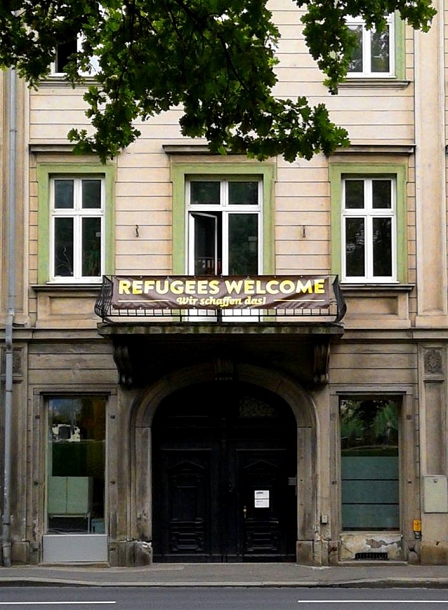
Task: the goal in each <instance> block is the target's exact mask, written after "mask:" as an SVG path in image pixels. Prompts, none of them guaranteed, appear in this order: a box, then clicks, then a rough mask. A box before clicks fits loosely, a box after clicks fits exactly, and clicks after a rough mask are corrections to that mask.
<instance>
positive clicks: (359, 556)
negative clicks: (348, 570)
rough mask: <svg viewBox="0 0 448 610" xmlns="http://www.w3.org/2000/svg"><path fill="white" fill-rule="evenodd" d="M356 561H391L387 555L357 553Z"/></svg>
mask: <svg viewBox="0 0 448 610" xmlns="http://www.w3.org/2000/svg"><path fill="white" fill-rule="evenodd" d="M355 559H373V560H376V561H378V560H380V561H382V560H384V559H389V557H388V555H387V553H356V554H355Z"/></svg>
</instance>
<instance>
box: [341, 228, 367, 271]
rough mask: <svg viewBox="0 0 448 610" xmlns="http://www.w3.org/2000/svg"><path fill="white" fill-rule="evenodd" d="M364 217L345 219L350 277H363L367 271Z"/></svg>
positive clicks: (347, 263) (346, 256)
mask: <svg viewBox="0 0 448 610" xmlns="http://www.w3.org/2000/svg"><path fill="white" fill-rule="evenodd" d="M364 242H365V233H364V219H363V218H346V219H345V265H346V275H347V276H348V277H363V276H364V275H365V274H366V272H365V253H364Z"/></svg>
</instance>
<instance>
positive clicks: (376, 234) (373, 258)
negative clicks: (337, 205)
mask: <svg viewBox="0 0 448 610" xmlns="http://www.w3.org/2000/svg"><path fill="white" fill-rule="evenodd" d="M342 216H343V219H342V220H343V222H342V242H343V244H344V256H343V279H344V280H349V281H354V282H356V281H362V282H366V281H372V282H384V281H386V282H387V281H393V280H395V279H396V274H397V271H396V181H395V179H393V178H389V177H387V176H384V177H382V176H378V177H369V178H365V177H355V176H350V177H345V178H343V189H342Z"/></svg>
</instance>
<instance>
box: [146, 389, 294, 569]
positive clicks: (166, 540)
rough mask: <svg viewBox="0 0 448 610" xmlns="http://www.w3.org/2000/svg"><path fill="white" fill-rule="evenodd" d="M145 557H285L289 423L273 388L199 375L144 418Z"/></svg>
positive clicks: (290, 490) (289, 538) (290, 498)
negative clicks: (147, 429)
mask: <svg viewBox="0 0 448 610" xmlns="http://www.w3.org/2000/svg"><path fill="white" fill-rule="evenodd" d="M152 446H153V451H152V473H153V486H152V498H153V502H152V508H153V514H152V523H153V527H152V532H153V553H154V561H165V562H176V561H179V562H192V561H197V562H226V561H228V562H232V561H233V562H238V561H294V560H295V559H296V548H295V546H296V540H297V497H296V489H297V482H296V473H297V422H296V420H295V417H294V415H293V413H292V411H291V409H290V407H289V406H288V404H287V403H286V402H285V401H284V400H283V399H282V398H281V397H279V396H278V395H276V394H275V393H274V392H272V391H270V390H267V389H264V388H260V387H258V386H255V385H253V384H250V383H244V382H235V381H232V382H225V381H220V382H203V383H200V384H196V385H192V386H189V387H186V388H183V389H181V390H178V391H176V392H174V393H173V394H170V395H169V396H167V397H166V398H165V399H164V400H163V401H162V402H161V403H160V405H159V407H158V409H157V412H156V413H155V416H154V420H153V422H152Z"/></svg>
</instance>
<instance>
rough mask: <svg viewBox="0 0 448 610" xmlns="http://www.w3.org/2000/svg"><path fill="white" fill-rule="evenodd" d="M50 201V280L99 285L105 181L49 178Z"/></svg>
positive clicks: (101, 272) (78, 178)
mask: <svg viewBox="0 0 448 610" xmlns="http://www.w3.org/2000/svg"><path fill="white" fill-rule="evenodd" d="M50 200H51V216H52V218H51V244H52V247H51V271H50V275H51V279H53V280H57V281H70V282H72V281H93V282H99V281H100V280H101V276H102V274H103V272H104V271H103V268H104V239H103V235H104V209H105V201H104V200H105V196H104V178H102V177H99V176H95V175H92V176H88V177H76V178H75V177H64V176H61V177H55V178H52V180H51V185H50Z"/></svg>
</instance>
